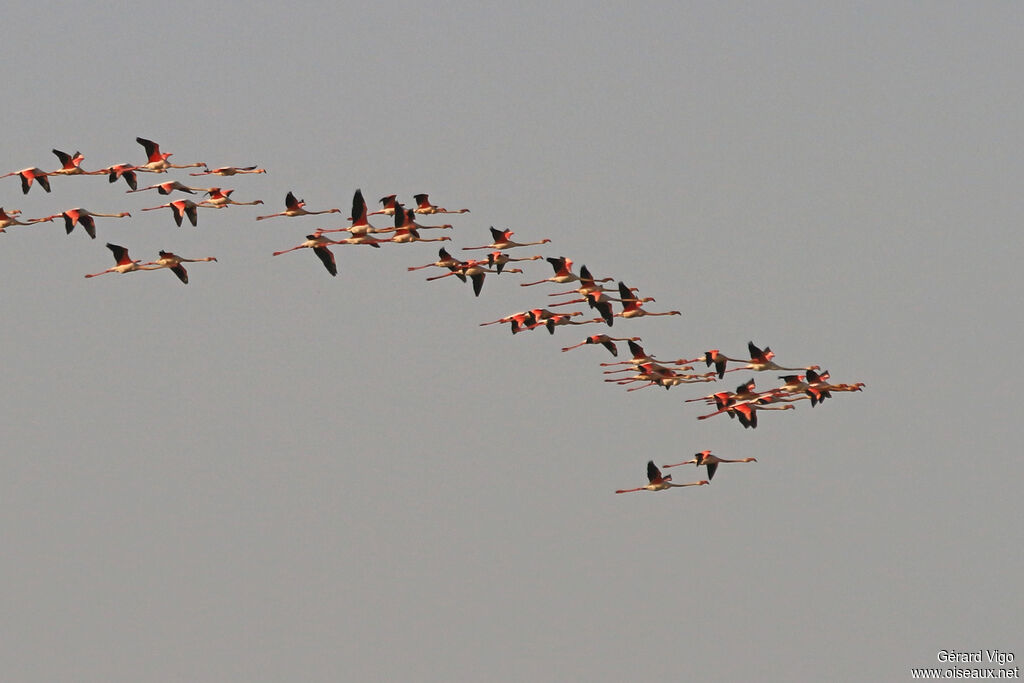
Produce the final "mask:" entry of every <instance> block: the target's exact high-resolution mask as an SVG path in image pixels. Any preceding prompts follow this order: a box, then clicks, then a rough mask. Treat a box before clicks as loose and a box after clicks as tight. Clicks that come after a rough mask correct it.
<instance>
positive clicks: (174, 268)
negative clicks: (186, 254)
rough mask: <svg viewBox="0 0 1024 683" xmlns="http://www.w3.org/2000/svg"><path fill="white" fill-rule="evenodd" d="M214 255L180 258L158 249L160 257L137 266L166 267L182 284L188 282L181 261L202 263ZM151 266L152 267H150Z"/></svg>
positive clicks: (214, 259) (212, 258)
mask: <svg viewBox="0 0 1024 683" xmlns="http://www.w3.org/2000/svg"><path fill="white" fill-rule="evenodd" d="M216 260H217V258H216V257H215V256H207V257H206V258H182V257H180V256H178V255H177V254H173V253H171V252H169V251H163V250H161V251H160V258H158V259H157V260H156V261H148V262H146V263H143V264H141V265H140V266H139V270H158V269H160V268H168V269H170V271H171V272H172V273H174V274H175V275H177V276H178V279H179V280H181V281H182V283H184V284H186V285H187V284H188V271H187V270H185V266H183V265H181V264H183V263H202V262H205V261H216ZM150 266H152V267H150Z"/></svg>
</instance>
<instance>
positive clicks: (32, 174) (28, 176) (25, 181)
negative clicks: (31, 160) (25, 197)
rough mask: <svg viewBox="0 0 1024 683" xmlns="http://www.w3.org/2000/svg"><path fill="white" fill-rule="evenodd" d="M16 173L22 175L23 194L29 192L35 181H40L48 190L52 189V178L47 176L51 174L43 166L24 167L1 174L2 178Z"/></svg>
mask: <svg viewBox="0 0 1024 683" xmlns="http://www.w3.org/2000/svg"><path fill="white" fill-rule="evenodd" d="M12 175H16V176H20V177H21V192H22V194H28V191H29V188H31V187H32V183H33V181H39V184H40V185H41V186H42V188H43V189H44V190H46V191H47V192H49V191H50V180H49V178H47V177H46V176H47V175H49V174H48V173H47V172H46V171H44V170H43V169H41V168H37V167H35V166H32V167H30V168H23V169H21V170H20V171H11V172H10V173H7V174H4V175H0V178H7V177H9V176H12Z"/></svg>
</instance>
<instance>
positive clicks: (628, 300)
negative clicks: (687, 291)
mask: <svg viewBox="0 0 1024 683" xmlns="http://www.w3.org/2000/svg"><path fill="white" fill-rule="evenodd" d="M619 299H621V300H622V311H621V312H620V313H616V314H615V315H616V316H617V317H620V318H626V319H630V318H640V317H644V316H655V315H682V313H680V312H679V311H663V312H661V313H651V312H650V311H648V310H645V309H644V308H642V306H643V304H644V302H645V301H647V299H638V298H637V297H636V295H635V294H634V293H633V290H631V289H630V288H629V287H627V286H626V283H624V282H619ZM651 301H653V299H651Z"/></svg>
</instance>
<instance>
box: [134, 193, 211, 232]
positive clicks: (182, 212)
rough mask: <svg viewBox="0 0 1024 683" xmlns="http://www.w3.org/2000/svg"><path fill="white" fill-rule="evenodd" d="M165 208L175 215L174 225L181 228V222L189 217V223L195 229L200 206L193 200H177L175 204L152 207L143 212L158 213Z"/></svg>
mask: <svg viewBox="0 0 1024 683" xmlns="http://www.w3.org/2000/svg"><path fill="white" fill-rule="evenodd" d="M165 208H170V209H171V211H172V212H173V213H174V223H175V224H176V225H177V226H178V227H181V221H182V219H183V218H185V216H188V222H189V223H191V224H192V226H193V227H195V225H196V222H197V221H198V218H199V216H198V213H199V211H198V209H199V205H198V204H196V203H195V202H194V201H192V200H191V199H176V200H174V201H173V202H167V203H166V204H160V205H159V206H150V207H149V208H146V209H143V211H156V210H157V209H165Z"/></svg>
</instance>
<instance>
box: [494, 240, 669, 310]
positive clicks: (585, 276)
mask: <svg viewBox="0 0 1024 683" xmlns="http://www.w3.org/2000/svg"><path fill="white" fill-rule="evenodd" d="M495 253H498V254H500V253H501V252H495ZM577 281H578V282H579V287H576V288H575V289H569V290H566V291H564V292H551V293H549V294H548V296H569V295H570V294H579V295H580V296H582V297H586V296H587V294H588V293H590V292H610V291H618V288H615V289H608V288H606V287H604V285H599V284H597V283H598V282H611V281H612V278H610V277H608V278H602V279H601V280H595V279H594V276H593V275H591V274H590V269H589V268H587V267H586V266H585V265H583V266H580V275H579V277H578V278H577ZM630 289H631V290H632V291H636V287H631V288H630ZM584 301H586V298H583V299H579V303H582V302H584ZM652 301H653V299H652ZM573 303H577V302H576V301H574V302H573ZM553 305H556V306H560V305H562V304H553Z"/></svg>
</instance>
